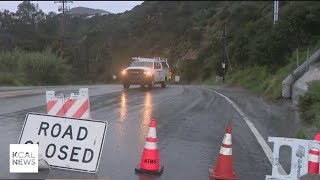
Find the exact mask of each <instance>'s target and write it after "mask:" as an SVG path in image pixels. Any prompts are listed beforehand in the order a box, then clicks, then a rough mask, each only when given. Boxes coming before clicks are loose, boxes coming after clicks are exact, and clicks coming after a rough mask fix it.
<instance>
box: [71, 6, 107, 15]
mask: <svg viewBox="0 0 320 180" xmlns="http://www.w3.org/2000/svg"><path fill="white" fill-rule="evenodd" d="M68 14H70V15H95V14H111V13H110V12H108V11H105V10H101V9H92V8H87V7H74V8H71V9H70V11H69V12H68Z"/></svg>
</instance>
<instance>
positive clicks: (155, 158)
mask: <svg viewBox="0 0 320 180" xmlns="http://www.w3.org/2000/svg"><path fill="white" fill-rule="evenodd" d="M156 125H157V122H156V120H155V119H151V122H150V125H149V131H148V135H147V139H146V143H145V145H144V149H143V153H142V157H141V162H140V164H139V165H138V166H137V167H136V168H135V171H136V172H137V173H150V174H155V175H161V173H162V172H163V166H160V158H159V151H158V147H157V142H158V138H157V133H156Z"/></svg>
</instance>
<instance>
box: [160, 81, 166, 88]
mask: <svg viewBox="0 0 320 180" xmlns="http://www.w3.org/2000/svg"><path fill="white" fill-rule="evenodd" d="M161 87H162V88H165V87H167V80H164V81H162V82H161Z"/></svg>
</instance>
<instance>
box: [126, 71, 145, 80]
mask: <svg viewBox="0 0 320 180" xmlns="http://www.w3.org/2000/svg"><path fill="white" fill-rule="evenodd" d="M143 72H144V70H142V69H128V70H127V73H128V78H129V79H131V80H139V79H142V78H143V77H144V74H143Z"/></svg>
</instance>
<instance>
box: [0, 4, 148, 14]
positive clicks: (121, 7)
mask: <svg viewBox="0 0 320 180" xmlns="http://www.w3.org/2000/svg"><path fill="white" fill-rule="evenodd" d="M21 2H22V1H0V10H4V9H8V10H9V11H11V12H16V10H17V6H18V4H20V3H21ZM31 2H32V3H34V4H37V3H38V4H39V7H40V9H42V11H43V12H45V13H48V12H50V11H54V12H58V7H59V5H60V4H54V1H31ZM142 2H143V1H73V3H72V4H71V3H68V4H67V5H68V6H69V7H70V9H71V8H73V7H78V6H82V7H89V8H94V9H103V10H106V11H109V12H111V13H115V14H116V13H122V12H125V11H126V10H131V9H132V8H133V7H135V6H136V5H139V4H141V3H142Z"/></svg>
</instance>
